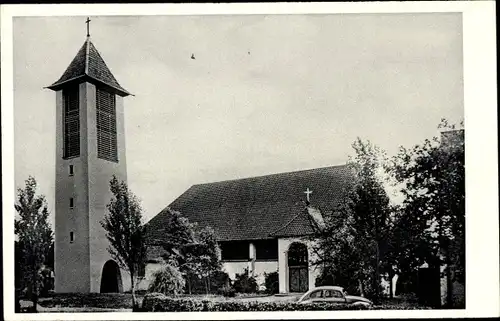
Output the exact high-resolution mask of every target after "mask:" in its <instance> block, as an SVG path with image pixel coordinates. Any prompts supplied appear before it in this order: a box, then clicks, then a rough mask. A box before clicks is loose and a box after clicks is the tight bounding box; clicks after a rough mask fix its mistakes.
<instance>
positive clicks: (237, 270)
mask: <svg viewBox="0 0 500 321" xmlns="http://www.w3.org/2000/svg"><path fill="white" fill-rule="evenodd" d="M246 268H248V261H238V262H222V269H223V271H224V272H226V273H227V274H228V275H229V277H230V278H231V280H234V279H235V277H236V274H241V273H243V271H245V269H246Z"/></svg>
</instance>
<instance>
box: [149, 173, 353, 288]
mask: <svg viewBox="0 0 500 321" xmlns="http://www.w3.org/2000/svg"><path fill="white" fill-rule="evenodd" d="M352 182H353V176H352V172H351V171H350V170H349V169H348V167H347V166H346V165H342V166H332V167H325V168H317V169H309V170H303V171H297V172H289V173H280V174H272V175H266V176H260V177H251V178H244V179H237V180H228V181H222V182H215V183H207V184H199V185H194V186H192V187H191V188H189V189H188V190H187V191H186V192H185V193H183V194H182V195H181V196H179V197H178V198H177V199H176V200H174V201H173V202H172V203H171V204H170V205H169V206H168V207H169V208H170V209H172V210H176V211H179V212H180V213H181V214H182V215H183V216H184V217H186V218H188V219H189V221H190V222H194V223H197V224H198V226H200V227H205V226H210V227H211V228H213V229H214V231H215V234H216V236H217V238H218V241H219V246H220V248H221V256H222V257H221V260H222V262H223V269H224V270H225V272H226V273H228V274H229V277H230V278H231V279H233V280H234V278H235V275H236V274H240V273H243V271H244V270H245V269H248V272H249V273H250V274H251V275H252V276H254V277H255V278H256V280H257V283H258V284H262V283H264V273H270V272H278V274H279V291H280V292H281V293H288V292H306V291H308V290H309V289H312V288H313V287H314V285H315V281H316V277H317V276H318V275H319V273H320V271H319V269H318V268H316V267H315V266H313V265H312V264H311V263H312V260H313V259H314V257H315V256H314V253H313V251H312V243H311V242H313V241H312V240H311V238H310V236H311V235H312V234H313V232H314V228H315V227H321V225H322V224H323V223H324V222H323V217H322V214H321V212H323V213H325V212H329V211H332V210H333V208H334V207H335V206H336V205H338V204H339V203H340V202H341V201H342V200H343V199H344V198H345V197H346V196H347V193H348V192H349V191H350V188H351V187H352ZM318 209H321V212H320V211H319V210H318ZM166 215H168V212H167V211H166V210H164V211H162V212H161V213H159V214H158V215H157V216H155V217H154V218H152V219H151V220H150V221H149V222H148V223H147V225H146V228H147V231H148V241H149V242H150V243H151V244H157V243H161V240H162V237H163V233H162V232H163V226H164V222H165V220H166V218H165V216H166ZM152 246H154V245H152ZM151 259H152V260H151V264H150V265H149V266H148V267H147V268H146V270H147V271H146V275H145V283H148V280H149V278H150V275H151V273H152V271H154V270H155V268H157V267H156V264H161V263H158V261H154V257H151ZM148 272H149V273H148Z"/></svg>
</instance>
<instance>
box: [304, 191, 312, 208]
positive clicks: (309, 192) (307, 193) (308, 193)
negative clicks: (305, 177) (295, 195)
mask: <svg viewBox="0 0 500 321" xmlns="http://www.w3.org/2000/svg"><path fill="white" fill-rule="evenodd" d="M304 194H306V197H307V204H309V195H310V194H312V191H311V190H309V187H308V188H307V190H306V191H305V192H304Z"/></svg>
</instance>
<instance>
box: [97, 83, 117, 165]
mask: <svg viewBox="0 0 500 321" xmlns="http://www.w3.org/2000/svg"><path fill="white" fill-rule="evenodd" d="M96 95H97V97H96V109H97V157H98V158H101V159H105V160H108V161H112V162H118V146H117V138H116V97H115V95H114V94H113V93H111V92H108V91H106V90H104V89H102V88H97V93H96Z"/></svg>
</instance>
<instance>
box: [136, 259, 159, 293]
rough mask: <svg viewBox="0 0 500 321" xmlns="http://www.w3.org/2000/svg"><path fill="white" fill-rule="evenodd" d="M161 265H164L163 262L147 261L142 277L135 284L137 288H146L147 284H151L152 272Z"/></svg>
mask: <svg viewBox="0 0 500 321" xmlns="http://www.w3.org/2000/svg"><path fill="white" fill-rule="evenodd" d="M163 266H165V263H163V262H155V263H147V264H146V268H145V273H144V277H143V278H142V279H141V281H140V282H139V284H138V285H137V290H147V289H148V287H149V284H151V282H152V281H153V274H154V273H155V272H156V271H158V270H160V269H161V268H162V267H163Z"/></svg>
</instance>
